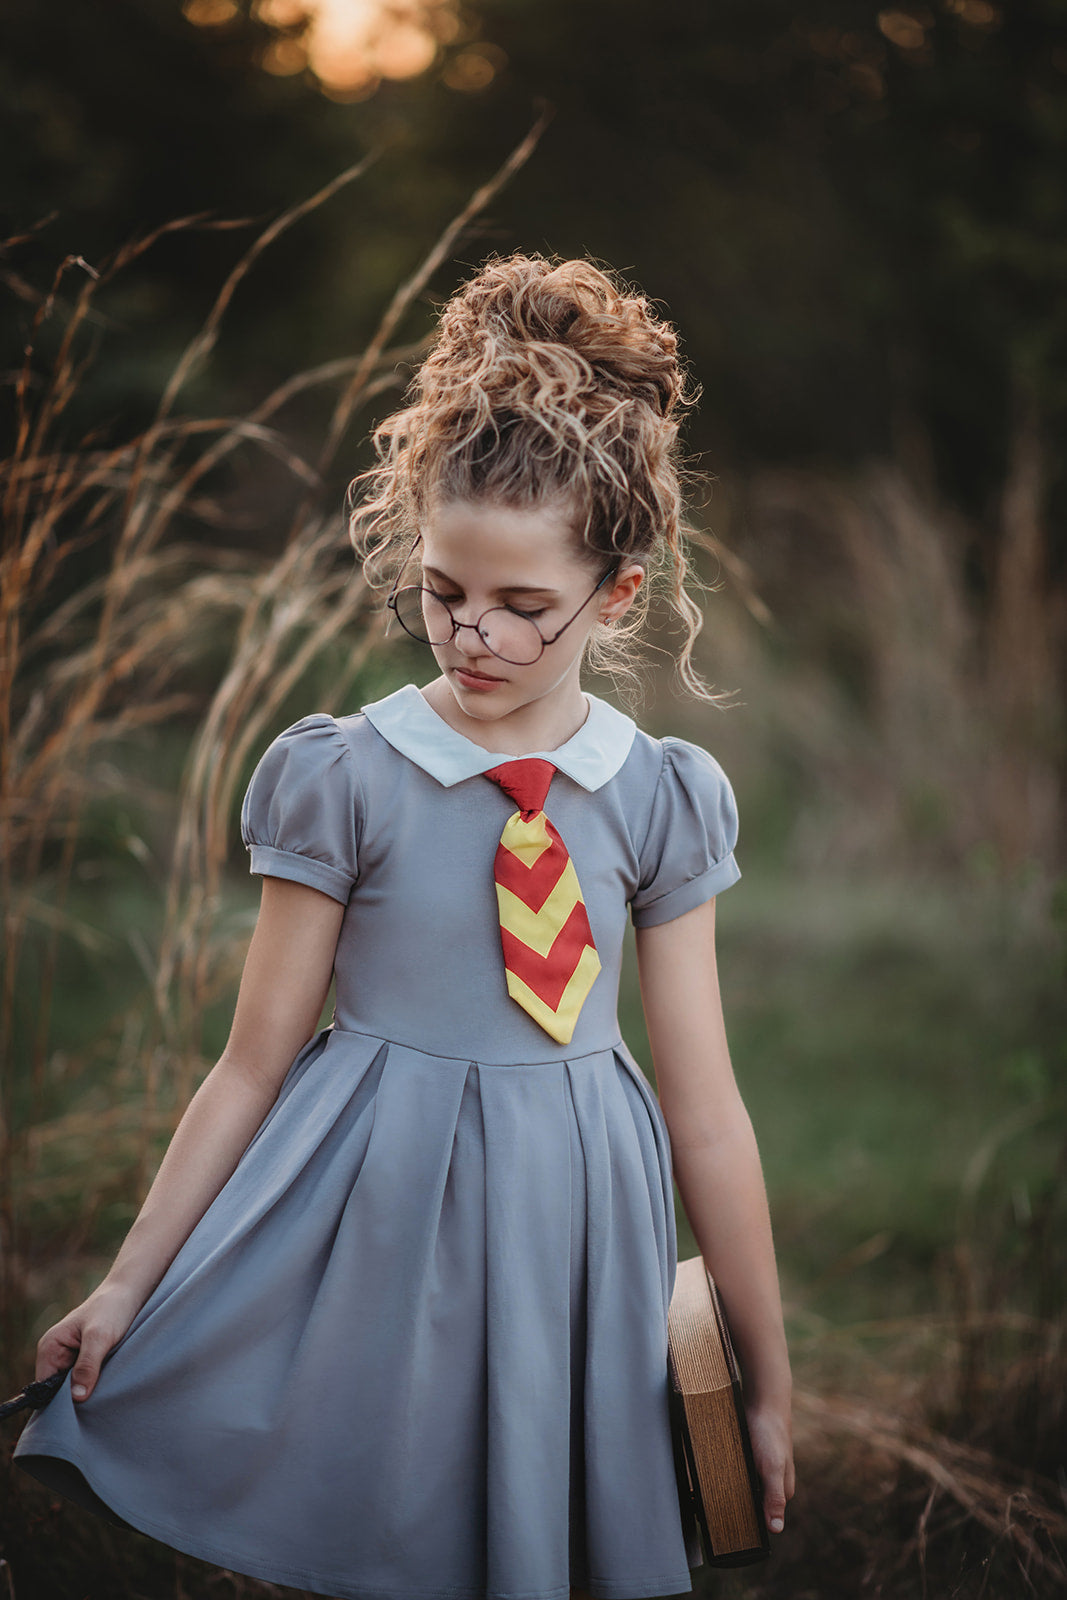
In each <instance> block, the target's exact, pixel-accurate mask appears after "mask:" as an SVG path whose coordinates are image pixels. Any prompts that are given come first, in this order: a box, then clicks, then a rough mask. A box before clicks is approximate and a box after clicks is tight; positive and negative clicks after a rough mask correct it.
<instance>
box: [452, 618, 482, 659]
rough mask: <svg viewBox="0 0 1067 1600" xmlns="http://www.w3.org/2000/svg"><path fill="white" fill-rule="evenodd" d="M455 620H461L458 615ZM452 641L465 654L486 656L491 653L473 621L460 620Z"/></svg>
mask: <svg viewBox="0 0 1067 1600" xmlns="http://www.w3.org/2000/svg"><path fill="white" fill-rule="evenodd" d="M455 620H456V621H457V622H459V618H458V617H456V618H455ZM452 643H453V644H454V645H455V646H456V648H457V650H459V651H461V652H462V654H463V655H465V656H472V657H473V656H484V655H486V654H488V653H489V652H487V650H486V645H485V640H484V639H483V638H482V636H481V634H480V633H479V632H478V629H477V628H476V627H475V625H474V623H473V622H460V623H459V626H458V627H457V629H456V633H455V637H454V638H453V640H452Z"/></svg>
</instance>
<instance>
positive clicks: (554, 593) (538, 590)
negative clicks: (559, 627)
mask: <svg viewBox="0 0 1067 1600" xmlns="http://www.w3.org/2000/svg"><path fill="white" fill-rule="evenodd" d="M422 570H423V572H425V573H426V574H427V576H428V577H431V578H438V579H441V580H442V581H443V582H445V583H450V584H451V585H452V587H453V588H454V589H461V588H462V587H463V585H462V584H459V583H456V581H455V579H454V578H450V577H449V576H448V573H447V572H442V571H441V569H440V567H429V566H427V565H426V563H425V562H423V564H422ZM496 593H497V594H543V595H549V596H551V598H552V599H553V600H558V599H559V590H558V589H549V588H546V586H545V585H544V584H543V583H503V584H501V586H500V588H499V589H497V590H496Z"/></svg>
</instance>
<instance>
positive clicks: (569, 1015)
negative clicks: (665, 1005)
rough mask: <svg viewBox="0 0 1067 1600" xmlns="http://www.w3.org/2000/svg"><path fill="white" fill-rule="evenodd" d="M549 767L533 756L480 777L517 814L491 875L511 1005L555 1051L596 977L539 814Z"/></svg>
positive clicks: (590, 946) (562, 852) (564, 873)
mask: <svg viewBox="0 0 1067 1600" xmlns="http://www.w3.org/2000/svg"><path fill="white" fill-rule="evenodd" d="M555 770H556V769H555V767H554V766H553V765H552V763H551V761H543V760H542V759H541V758H540V757H538V756H532V757H528V758H526V759H525V760H522V761H505V762H502V763H501V765H500V766H498V767H490V769H489V770H488V771H487V772H486V774H485V776H486V777H487V778H491V779H492V781H493V782H494V783H498V784H499V785H500V787H501V788H502V789H503V791H504V793H505V794H507V795H510V796H511V798H512V799H513V800H514V801H515V803H516V805H517V806H518V807H519V809H518V811H516V812H514V813H513V815H512V816H510V817H509V818H508V820H507V822H506V823H505V824H504V831H503V833H502V834H501V836H500V843H499V844H498V846H497V850H496V857H495V859H494V862H493V875H494V879H495V881H496V897H497V906H498V908H499V912H500V941H501V945H502V947H503V951H504V971H505V976H506V979H507V986H508V993H509V994H510V995H511V998H512V999H513V1000H515V1001H517V1002H518V1004H519V1005H520V1006H522V1008H523V1010H524V1011H527V1012H529V1014H530V1016H531V1017H533V1019H534V1021H535V1022H537V1023H539V1024H540V1026H541V1027H542V1028H544V1030H545V1032H546V1033H550V1034H551V1035H552V1037H553V1039H557V1040H558V1041H559V1043H560V1044H569V1043H570V1041H571V1036H572V1034H573V1033H574V1026H575V1023H576V1022H577V1021H578V1013H579V1012H580V1011H581V1009H582V1006H583V1005H584V1003H585V998H586V995H587V994H588V993H589V991H590V989H591V988H592V986H593V981H594V979H595V978H596V975H597V973H598V972H599V971H600V957H599V956H598V955H597V953H596V945H595V944H594V943H593V933H592V929H591V928H590V926H589V914H588V912H587V911H586V908H585V900H584V899H583V898H582V891H581V887H580V885H579V883H578V875H577V873H576V872H575V870H574V863H573V862H572V861H571V858H570V855H569V853H568V850H567V846H566V845H565V844H564V843H563V840H562V839H561V838H560V836H559V834H558V833H557V831H556V829H555V828H554V827H553V825H552V823H551V822H549V820H548V818H547V817H546V816H545V813H544V804H545V799H546V798H547V795H548V787H549V784H550V783H551V782H552V776H553V774H554V773H555Z"/></svg>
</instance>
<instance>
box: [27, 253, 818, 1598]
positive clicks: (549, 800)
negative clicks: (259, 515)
mask: <svg viewBox="0 0 1067 1600" xmlns="http://www.w3.org/2000/svg"><path fill="white" fill-rule="evenodd" d="M686 398H687V397H686V395H685V392H684V380H683V377H682V374H681V371H680V368H679V364H678V358H677V353H676V342H675V338H674V335H673V333H672V331H671V329H670V327H669V326H668V325H667V324H666V323H665V322H663V321H661V320H658V319H657V318H656V317H655V316H654V315H653V314H652V312H651V311H650V308H649V306H648V305H647V303H646V302H645V301H644V300H643V299H640V298H634V297H631V296H629V295H628V294H627V293H626V292H625V291H624V290H623V289H621V288H619V287H618V286H616V285H615V284H614V283H613V282H612V281H611V280H610V279H609V278H608V277H607V276H606V275H605V274H603V273H602V272H600V271H599V270H597V269H595V268H594V267H593V266H591V265H590V264H588V263H586V262H582V261H573V262H566V263H563V264H553V263H551V262H549V261H546V260H544V259H541V258H537V257H535V258H527V257H523V256H515V257H512V258H511V259H508V260H496V261H493V262H490V263H489V265H488V266H487V267H486V268H485V269H484V270H483V271H482V272H481V273H480V274H479V275H478V276H477V277H475V278H474V279H473V280H472V281H471V282H470V283H468V284H467V285H466V287H465V288H463V289H462V290H461V291H460V292H459V293H458V294H457V295H456V296H455V297H454V299H453V300H452V301H451V302H450V303H449V305H448V306H447V308H446V310H445V313H444V315H443V317H442V319H441V324H440V332H439V337H438V340H437V343H436V345H435V348H434V350H433V352H432V353H431V355H430V356H429V357H428V359H427V360H426V362H425V363H424V365H423V367H422V369H421V371H420V373H419V375H418V378H417V380H416V382H415V384H414V386H413V391H412V395H411V400H412V403H411V405H410V406H409V407H408V408H407V409H405V410H403V411H401V412H400V413H398V414H397V415H396V416H394V417H392V418H390V419H389V420H388V421H387V422H386V423H385V424H383V425H382V427H381V428H380V429H379V431H378V435H377V442H378V446H379V464H378V466H377V467H376V468H374V469H373V470H372V472H370V473H369V474H367V475H366V482H365V484H364V495H363V500H362V504H361V505H360V507H359V508H358V510H357V513H356V517H355V523H354V530H353V531H354V533H355V534H356V535H357V536H358V543H359V545H360V547H361V549H362V550H363V551H364V553H365V556H366V563H365V564H366V570H367V572H368V574H369V575H370V576H371V577H372V579H373V581H375V582H377V581H378V578H379V577H380V576H381V575H382V574H383V573H388V574H390V575H391V576H392V578H393V582H392V590H391V593H390V596H389V604H390V607H391V609H392V610H393V612H395V615H396V618H397V620H398V621H399V623H401V624H402V625H403V627H404V628H405V629H406V630H407V631H408V632H409V633H411V634H412V635H414V637H415V638H418V639H421V640H423V641H424V642H425V645H426V648H427V650H429V651H432V653H433V657H434V659H435V661H436V663H437V666H438V668H439V676H437V677H435V678H434V679H433V681H432V682H430V683H428V684H427V685H426V687H425V688H417V687H416V686H415V685H413V684H408V685H406V686H405V687H404V688H402V689H399V690H398V691H397V692H396V693H394V694H390V695H387V696H386V697H385V698H384V699H381V700H378V701H377V702H375V703H374V704H372V705H367V706H364V707H363V709H362V710H361V711H360V712H359V713H357V714H352V715H348V716H338V717H334V716H330V715H327V714H325V713H315V714H312V715H311V716H306V717H303V718H302V719H301V720H300V721H299V722H297V723H295V724H294V725H293V726H292V727H290V728H287V729H286V730H285V731H284V732H283V733H281V734H279V735H278V737H277V738H276V739H275V740H274V741H273V743H272V744H271V745H270V746H269V747H268V749H267V750H266V752H265V753H264V754H263V756H262V758H261V760H260V762H259V765H258V766H257V767H256V770H255V772H254V773H253V776H252V779H251V782H250V784H249V787H248V791H247V793H246V796H245V800H244V805H243V809H242V813H241V832H242V837H243V839H244V842H245V844H246V846H247V847H248V849H249V851H250V853H251V862H250V866H251V871H253V872H256V873H261V874H263V875H264V876H263V889H262V904H261V909H260V913H259V919H258V922H257V924H256V929H255V933H254V935H253V937H252V941H251V945H250V947H249V951H248V957H247V960H246V963H245V968H244V974H243V977H242V980H241V986H240V992H239V994H238V999H237V1006H236V1012H235V1015H234V1020H233V1027H232V1030H231V1033H230V1037H229V1040H228V1042H227V1045H226V1048H225V1050H224V1051H223V1054H222V1056H221V1058H220V1060H219V1061H218V1063H217V1064H216V1066H215V1067H214V1068H213V1069H212V1070H211V1072H210V1073H209V1074H208V1076H207V1078H206V1079H205V1081H204V1083H203V1084H202V1086H201V1087H200V1089H199V1090H198V1091H197V1093H196V1094H195V1095H194V1097H193V1099H192V1102H191V1103H190V1105H189V1108H188V1110H187V1111H186V1113H185V1115H184V1117H183V1118H182V1121H181V1123H180V1125H179V1127H178V1129H177V1132H176V1133H175V1136H174V1139H173V1141H172V1143H171V1145H170V1148H169V1149H168V1151H167V1153H166V1156H165V1157H164V1159H163V1162H162V1164H161V1166H160V1169H159V1173H158V1175H157V1177H156V1179H155V1182H154V1183H153V1185H152V1188H151V1190H150V1192H149V1195H148V1197H147V1199H146V1201H145V1203H144V1206H143V1208H142V1210H141V1212H140V1214H139V1216H138V1218H137V1220H136V1221H135V1223H134V1224H133V1227H132V1228H131V1230H130V1233H129V1235H128V1237H127V1239H126V1241H125V1242H124V1244H123V1246H122V1248H121V1249H120V1251H119V1253H118V1256H117V1258H116V1260H115V1262H114V1265H113V1266H112V1268H111V1270H110V1271H109V1272H108V1274H107V1276H106V1277H105V1278H104V1280H103V1282H102V1283H101V1284H100V1286H99V1287H98V1288H97V1289H95V1290H94V1291H93V1293H92V1294H90V1295H89V1297H88V1299H87V1300H85V1301H84V1302H83V1303H82V1304H81V1305H80V1306H78V1307H77V1308H76V1309H75V1310H73V1311H72V1312H70V1314H69V1315H68V1316H66V1317H64V1318H63V1320H62V1321H60V1322H58V1323H56V1324H55V1326H54V1327H52V1328H50V1329H49V1330H48V1332H47V1333H45V1334H44V1336H43V1337H42V1339H41V1340H40V1343H39V1345H38V1359H37V1376H38V1378H41V1377H45V1376H47V1375H49V1374H50V1373H52V1372H55V1371H58V1370H60V1369H62V1368H66V1367H69V1366H71V1363H72V1362H73V1366H72V1369H71V1371H70V1375H69V1379H68V1380H67V1381H65V1382H64V1384H63V1386H62V1387H61V1388H60V1389H59V1391H58V1392H57V1394H56V1396H55V1398H54V1399H53V1400H52V1401H51V1403H50V1404H49V1405H48V1406H47V1408H46V1409H44V1410H42V1411H40V1412H38V1413H37V1414H36V1415H35V1416H34V1418H33V1420H31V1422H30V1423H29V1425H28V1426H27V1427H26V1428H25V1430H24V1431H23V1433H22V1436H21V1438H20V1440H19V1442H18V1446H17V1448H16V1452H15V1454H16V1456H17V1458H18V1459H19V1461H20V1464H21V1465H22V1466H23V1467H25V1468H26V1469H28V1470H29V1471H30V1472H32V1473H33V1474H34V1475H35V1476H36V1477H38V1478H40V1479H42V1480H43V1481H44V1482H45V1483H47V1484H49V1485H51V1486H52V1487H53V1488H55V1489H58V1490H60V1491H61V1492H63V1493H65V1494H67V1495H69V1496H71V1497H72V1498H74V1499H76V1500H78V1501H80V1502H81V1503H82V1504H83V1505H87V1506H89V1507H91V1508H92V1509H94V1510H95V1511H97V1512H98V1513H99V1514H101V1515H103V1516H107V1517H110V1518H112V1519H113V1520H114V1519H118V1520H120V1521H123V1522H125V1523H127V1524H129V1525H132V1526H133V1527H134V1528H138V1529H141V1530H142V1531H144V1532H146V1533H149V1534H152V1535H154V1536H155V1537H156V1538H158V1539H161V1540H163V1541H165V1542H166V1543H167V1544H170V1545H172V1546H174V1547H176V1548H177V1549H179V1550H183V1551H186V1552H188V1553H190V1554H192V1555H194V1556H199V1557H202V1558H204V1559H206V1560H208V1561H212V1562H215V1563H217V1564H218V1565H221V1566H224V1567H227V1568H230V1569H235V1570H237V1571H239V1572H242V1573H247V1574H251V1575H253V1576H257V1577H261V1578H266V1579H270V1580H273V1581H275V1582H280V1583H287V1584H294V1585H298V1586H301V1587H303V1588H305V1589H310V1590H313V1591H316V1592H319V1593H324V1594H331V1595H335V1596H351V1597H357V1600H363V1597H368V1600H370V1597H379V1596H380V1597H400V1596H416V1597H419V1596H421V1597H427V1600H428V1597H440V1600H460V1597H468V1596H469V1597H472V1600H474V1597H478V1600H483V1597H484V1600H566V1597H567V1596H568V1594H573V1593H574V1592H575V1591H578V1592H579V1593H581V1592H585V1593H587V1594H589V1595H592V1596H596V1597H599V1600H627V1597H638V1596H649V1595H664V1594H681V1593H686V1592H688V1591H689V1590H690V1589H691V1587H692V1583H691V1578H690V1570H689V1569H690V1566H691V1565H696V1564H698V1563H699V1554H698V1552H696V1550H695V1549H694V1548H693V1547H691V1546H690V1545H688V1543H687V1540H686V1536H685V1530H684V1529H683V1524H682V1519H681V1514H680V1510H679V1502H678V1493H677V1485H676V1478H675V1466H674V1459H673V1455H672V1447H671V1434H670V1421H669V1413H668V1390H667V1368H666V1356H667V1307H668V1303H669V1300H670V1295H671V1291H672V1288H673V1284H674V1274H675V1267H676V1260H677V1256H676V1235H675V1220H674V1208H673V1189H672V1174H673V1177H674V1178H675V1179H676V1180H677V1183H678V1187H679V1191H680V1193H681V1197H682V1201H683V1203H684V1205H685V1209H686V1214H687V1216H688V1217H689V1220H690V1222H691V1224H692V1227H693V1232H694V1234H695V1236H696V1239H697V1243H698V1245H699V1248H700V1251H701V1253H702V1254H703V1256H704V1257H705V1259H706V1261H707V1263H708V1266H709V1268H710V1269H711V1271H712V1273H713V1274H714V1276H715V1278H716V1279H717V1281H718V1283H719V1285H720V1287H721V1290H722V1294H723V1298H724V1301H725V1303H726V1305H727V1307H728V1310H729V1314H730V1318H731V1323H732V1328H733V1332H734V1335H735V1342H736V1344H737V1347H738V1353H739V1358H740V1361H741V1364H742V1370H743V1375H744V1383H745V1400H746V1406H747V1412H748V1419H749V1424H750V1428H751V1432H752V1439H753V1448H754V1453H755V1457H756V1462H757V1465H758V1467H759V1470H760V1473H761V1476H762V1480H763V1485H764V1489H765V1506H766V1513H767V1518H768V1523H769V1526H770V1527H771V1529H772V1530H773V1531H775V1532H778V1531H781V1529H782V1527H783V1522H784V1513H785V1505H786V1501H787V1499H788V1498H789V1497H790V1496H791V1494H792V1492H793V1468H792V1459H791V1446H790V1375H789V1364H788V1358H787V1355H786V1343H785V1336H784V1332H783V1326H782V1313H781V1306H780V1301H779V1292H778V1284H777V1275H776V1270H775V1262H774V1252H773V1246H772V1242H771V1231H770V1225H769V1220H768V1213H767V1205H766V1200H765V1197H764V1189H763V1182H762V1177H761V1173H760V1165H759V1157H758V1155H757V1151H756V1146H755V1143H754V1140H753V1135H752V1128H751V1124H750V1122H749V1119H748V1116H747V1114H746V1112H745V1109H744V1106H743V1104H742V1102H741V1099H740V1096H739V1094H738V1090H737V1087H736V1084H735V1082H734V1077H733V1072H732V1068H731V1064H730V1058H729V1053H728V1049H727V1042H726V1036H725V1032H724V1027H723V1017H722V1010H721V1006H720V1000H719V988H718V979H717V973H716V965H715V943H714V938H715V897H716V895H717V894H718V893H719V891H720V890H722V889H725V888H728V887H729V886H730V885H731V884H733V883H735V882H736V881H737V879H738V878H739V877H740V871H739V868H738V867H737V864H736V862H735V860H734V855H733V848H734V843H735V840H736V837H737V813H736V809H735V805H734V798H733V793H732V791H731V788H730V784H729V782H728V780H727V778H726V776H725V774H724V773H723V771H722V768H721V767H720V766H719V764H718V763H717V761H716V760H715V759H714V757H713V756H711V755H709V754H708V753H707V752H706V751H705V750H703V749H701V748H700V747H699V746H697V745H695V744H691V743H688V742H687V741H685V740H682V739H675V738H665V739H662V740H658V739H654V738H651V737H650V736H648V735H647V734H645V733H643V732H641V731H640V730H639V729H638V728H636V727H635V725H634V723H633V722H632V721H631V719H630V718H629V717H628V716H625V715H623V714H622V713H621V712H620V711H618V710H616V709H614V708H613V707H612V706H611V705H609V704H608V702H607V701H605V700H602V699H599V698H597V697H596V696H593V695H590V694H586V693H583V691H582V688H581V679H580V674H581V668H582V664H583V661H584V660H585V659H587V658H588V659H591V660H593V661H595V662H596V663H597V664H598V665H601V666H607V667H612V666H614V667H616V668H619V669H622V670H623V671H625V670H626V665H627V646H628V643H629V641H630V639H631V638H632V637H633V635H634V634H635V632H636V630H637V629H638V628H639V626H640V622H641V618H642V616H643V614H644V612H645V611H646V610H647V600H648V583H649V578H650V576H651V577H655V576H656V575H657V574H658V573H659V572H660V571H661V570H663V569H664V568H670V569H671V570H672V573H673V585H672V586H671V590H670V594H671V599H672V603H673V605H674V607H675V609H676V611H677V612H678V614H679V615H680V616H681V618H682V620H683V622H684V624H685V626H686V631H687V637H686V641H685V645H684V648H683V649H682V651H681V654H680V658H679V664H680V669H681V674H682V677H683V679H684V681H685V682H686V683H687V685H688V687H689V688H690V689H691V690H694V691H695V692H697V693H702V694H703V695H704V696H705V698H708V693H707V690H706V689H705V688H704V687H703V685H701V683H700V681H699V680H698V679H697V678H696V676H695V674H694V673H693V672H692V669H691V666H690V660H689V652H690V649H691V646H692V641H693V638H694V637H695V634H696V631H697V628H698V626H699V615H698V613H697V612H696V608H695V606H694V605H693V602H692V601H691V600H689V599H688V597H687V596H686V595H685V591H684V588H683V581H684V578H685V574H686V564H685V558H684V554H683V550H682V545H681V535H680V531H679V512H680V495H679V481H678V470H677V454H676V451H677V444H676V435H677V428H678V422H677V413H678V409H679V407H680V405H681V404H682V403H684V402H685V400H686ZM628 916H630V917H631V918H632V920H633V923H634V924H635V926H636V942H637V954H638V960H639V974H640V985H641V994H642V998H643V1001H644V1009H645V1015H646V1017H647V1020H648V1032H649V1038H650V1041H651V1048H652V1056H653V1061H654V1065H655V1071H656V1080H657V1085H658V1090H659V1098H658V1099H657V1098H656V1096H655V1095H654V1094H653V1093H652V1090H651V1088H650V1087H649V1085H648V1083H647V1082H646V1080H645V1078H644V1076H643V1075H642V1073H641V1071H640V1070H639V1068H638V1066H637V1064H636V1062H635V1061H634V1058H633V1056H632V1055H631V1053H630V1051H629V1049H628V1048H627V1046H626V1044H625V1042H624V1041H623V1040H622V1038H621V1037H620V1034H619V1025H618V1019H617V1015H616V1004H617V998H618V984H619V971H620V961H621V954H622V945H623V934H624V929H625V924H626V920H627V917H628ZM334 974H335V975H336V982H337V987H336V1003H335V1011H334V1018H333V1021H332V1023H331V1025H330V1026H329V1027H327V1028H324V1029H322V1030H321V1031H319V1032H317V1033H316V1032H314V1030H315V1028H316V1024H317V1022H318V1019H319V1016H320V1011H321V1008H322V1006H323V1004H324V1002H325V998H326V994H327V991H328V988H329V984H330V980H331V976H332V975H334Z"/></svg>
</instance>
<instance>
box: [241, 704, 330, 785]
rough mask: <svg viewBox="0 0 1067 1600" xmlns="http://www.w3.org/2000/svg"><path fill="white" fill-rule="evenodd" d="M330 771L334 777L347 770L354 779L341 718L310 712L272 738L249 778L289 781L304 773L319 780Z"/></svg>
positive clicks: (325, 713) (324, 713) (326, 712)
mask: <svg viewBox="0 0 1067 1600" xmlns="http://www.w3.org/2000/svg"><path fill="white" fill-rule="evenodd" d="M346 720H347V719H346ZM331 771H332V772H334V775H335V777H340V776H341V775H342V774H344V773H346V772H349V771H350V772H351V774H352V775H353V776H354V771H355V768H354V759H353V751H352V748H351V744H350V741H349V740H348V739H347V738H346V737H345V732H344V730H343V729H342V726H341V719H339V718H337V717H335V716H333V715H331V713H330V712H328V711H312V712H310V713H309V714H308V715H307V716H306V717H300V718H299V720H298V721H296V722H293V723H290V725H289V727H288V728H283V729H282V731H281V733H278V734H276V735H275V736H274V738H273V739H272V740H271V741H270V743H269V744H268V745H267V748H266V749H265V750H264V751H263V754H262V755H261V756H260V758H259V761H258V763H257V766H256V771H255V773H254V774H253V777H255V776H257V775H259V774H260V773H261V772H263V773H269V774H271V775H274V776H277V777H281V776H283V775H284V777H285V778H286V779H287V780H290V781H291V780H293V779H296V778H299V777H300V776H301V775H302V774H305V773H306V774H307V775H308V776H309V777H310V776H313V777H315V778H321V777H323V776H325V775H326V774H327V773H329V772H331Z"/></svg>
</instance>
